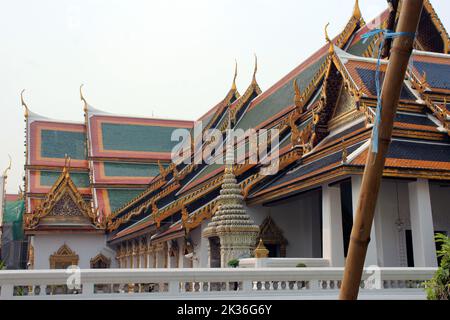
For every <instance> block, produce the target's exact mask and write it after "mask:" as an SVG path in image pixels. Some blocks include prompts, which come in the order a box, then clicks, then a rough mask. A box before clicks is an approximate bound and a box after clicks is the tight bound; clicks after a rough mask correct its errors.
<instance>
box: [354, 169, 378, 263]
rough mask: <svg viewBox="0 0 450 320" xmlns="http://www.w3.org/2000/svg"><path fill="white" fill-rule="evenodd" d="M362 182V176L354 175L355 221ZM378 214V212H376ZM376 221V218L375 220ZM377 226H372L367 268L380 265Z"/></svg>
mask: <svg viewBox="0 0 450 320" xmlns="http://www.w3.org/2000/svg"><path fill="white" fill-rule="evenodd" d="M361 182H362V176H359V175H354V176H352V207H353V221H354V220H355V219H354V217H355V215H356V209H357V208H358V201H359V193H360V190H361ZM375 214H376V212H375ZM375 219H376V218H375ZM375 228H376V225H375V223H373V224H372V230H370V242H369V247H368V248H367V254H366V262H365V264H364V265H365V266H372V265H377V266H379V265H380V261H379V259H378V251H377V237H376V233H375Z"/></svg>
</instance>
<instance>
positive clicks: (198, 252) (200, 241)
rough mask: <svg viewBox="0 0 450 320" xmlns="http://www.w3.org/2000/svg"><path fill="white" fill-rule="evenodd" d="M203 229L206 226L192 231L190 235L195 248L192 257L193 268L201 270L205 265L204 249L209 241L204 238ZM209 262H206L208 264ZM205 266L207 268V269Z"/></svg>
mask: <svg viewBox="0 0 450 320" xmlns="http://www.w3.org/2000/svg"><path fill="white" fill-rule="evenodd" d="M202 228H204V224H203V223H202V225H201V226H199V227H197V228H195V229H194V230H192V231H191V232H190V233H189V235H190V237H191V241H192V245H193V246H194V255H193V257H192V267H193V268H200V267H201V266H202V265H204V262H203V261H202V253H203V250H204V247H205V245H206V241H207V239H204V238H202ZM207 263H208V261H206V264H207ZM206 264H205V267H206Z"/></svg>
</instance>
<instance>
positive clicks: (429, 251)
mask: <svg viewBox="0 0 450 320" xmlns="http://www.w3.org/2000/svg"><path fill="white" fill-rule="evenodd" d="M408 191H409V208H410V209H409V210H410V218H411V232H412V240H413V251H414V266H415V267H435V266H437V260H436V247H435V243H434V228H433V215H432V211H431V199H430V188H429V185H428V180H426V179H417V181H415V182H411V183H409V185H408Z"/></svg>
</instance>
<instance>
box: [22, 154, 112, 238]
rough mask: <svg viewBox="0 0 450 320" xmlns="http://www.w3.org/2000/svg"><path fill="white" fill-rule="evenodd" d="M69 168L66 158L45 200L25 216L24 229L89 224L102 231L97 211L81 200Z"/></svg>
mask: <svg viewBox="0 0 450 320" xmlns="http://www.w3.org/2000/svg"><path fill="white" fill-rule="evenodd" d="M69 168H70V158H69V157H66V159H65V166H64V169H63V171H62V172H61V174H60V176H59V178H58V179H57V180H56V182H55V183H54V184H53V186H52V188H51V190H50V191H49V193H48V194H47V196H46V198H45V199H44V200H43V201H42V202H41V203H40V205H39V206H38V207H37V208H36V209H35V210H34V211H33V212H32V213H30V214H26V215H25V221H24V223H25V228H26V229H35V228H37V227H38V226H39V225H41V224H47V225H52V226H58V225H61V224H67V222H70V223H72V224H74V225H75V226H76V225H85V224H91V225H92V226H93V227H95V228H97V229H104V227H105V226H104V222H103V221H102V220H101V219H100V217H99V215H98V210H95V211H94V210H93V209H92V208H91V206H90V205H89V203H87V202H86V201H85V199H83V197H82V195H81V194H80V192H79V191H78V189H77V187H76V186H75V184H74V183H73V181H72V179H71V178H70V173H69V171H70V169H69ZM43 219H44V220H43Z"/></svg>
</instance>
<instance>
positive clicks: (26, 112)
mask: <svg viewBox="0 0 450 320" xmlns="http://www.w3.org/2000/svg"><path fill="white" fill-rule="evenodd" d="M24 91H25V89H23V90H22V92H21V93H20V103H21V104H22V106H23V107H24V108H25V118H28V113H29V109H28V106H27V104H26V103H25V100H23V93H24Z"/></svg>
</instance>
